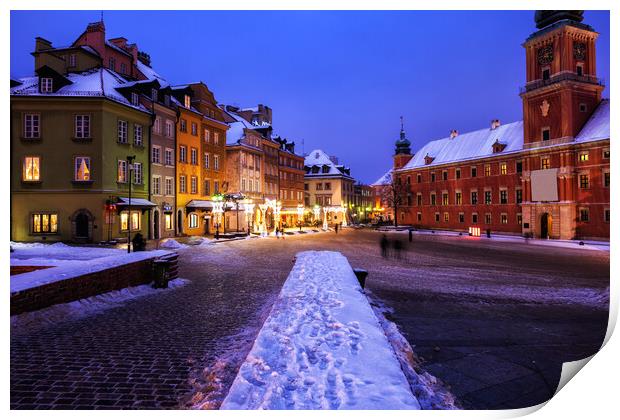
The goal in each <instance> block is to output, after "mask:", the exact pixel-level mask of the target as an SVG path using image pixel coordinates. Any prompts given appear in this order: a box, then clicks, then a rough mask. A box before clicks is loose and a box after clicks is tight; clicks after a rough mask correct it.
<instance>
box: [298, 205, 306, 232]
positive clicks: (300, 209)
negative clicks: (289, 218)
mask: <svg viewBox="0 0 620 420" xmlns="http://www.w3.org/2000/svg"><path fill="white" fill-rule="evenodd" d="M304 210H305V209H304V206H303V204H299V205H298V206H297V223H299V231H300V232H301V222H302V221H303V217H304Z"/></svg>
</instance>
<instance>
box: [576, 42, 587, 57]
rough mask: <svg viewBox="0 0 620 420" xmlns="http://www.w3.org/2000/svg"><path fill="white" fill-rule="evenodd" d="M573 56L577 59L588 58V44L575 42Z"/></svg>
mask: <svg viewBox="0 0 620 420" xmlns="http://www.w3.org/2000/svg"><path fill="white" fill-rule="evenodd" d="M573 57H574V58H575V59H576V60H585V59H586V44H584V43H583V42H575V43H574V44H573Z"/></svg>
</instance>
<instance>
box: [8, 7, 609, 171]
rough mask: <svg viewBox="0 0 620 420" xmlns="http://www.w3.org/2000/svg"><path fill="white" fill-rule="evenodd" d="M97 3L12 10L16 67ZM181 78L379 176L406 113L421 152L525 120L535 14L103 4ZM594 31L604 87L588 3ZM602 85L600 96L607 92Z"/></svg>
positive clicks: (82, 23)
mask: <svg viewBox="0 0 620 420" xmlns="http://www.w3.org/2000/svg"><path fill="white" fill-rule="evenodd" d="M99 16H100V12H98V11H80V12H64V11H45V12H32V11H25V12H15V11H13V12H11V75H12V76H13V77H19V76H24V75H29V74H32V73H33V70H34V69H33V67H34V63H33V57H32V56H31V55H30V53H31V52H32V51H33V50H34V38H35V37H36V36H42V37H43V38H46V39H48V40H50V41H52V43H53V44H54V45H58V46H61V45H66V44H70V43H71V42H73V41H74V40H75V38H77V36H78V35H79V34H80V33H81V32H82V31H83V30H84V29H85V27H86V24H87V23H88V22H91V21H97V20H99ZM104 20H105V24H106V36H107V38H113V37H118V36H124V37H125V38H127V39H128V40H129V42H136V43H137V44H138V47H139V48H140V49H141V50H144V51H146V52H148V53H149V54H150V55H151V59H152V63H153V66H154V67H155V69H156V70H157V71H158V72H159V73H160V74H161V75H163V76H164V77H166V78H167V79H169V80H170V81H171V82H172V83H174V84H180V83H185V82H193V81H199V80H202V81H204V82H205V83H207V85H208V86H209V87H210V88H211V90H212V91H213V92H214V93H215V96H216V99H217V100H218V101H220V102H224V103H233V104H237V105H241V106H254V105H256V104H257V103H263V104H266V105H269V106H271V107H272V108H273V113H274V114H273V120H274V121H273V122H274V126H275V132H276V133H277V134H280V135H282V136H284V137H287V138H289V139H291V140H295V141H296V143H297V144H298V147H299V149H298V150H299V152H301V139H304V141H305V145H304V149H305V152H309V151H310V150H312V149H314V148H321V149H323V150H325V151H326V152H327V153H328V154H331V155H336V156H338V157H339V158H340V162H341V163H345V164H347V165H349V166H350V167H351V171H352V174H353V175H354V176H355V177H356V178H357V179H359V180H361V181H363V182H367V183H370V182H374V181H375V180H376V179H377V178H378V177H379V176H381V175H382V174H383V173H384V172H385V171H386V170H387V169H388V168H389V167H390V165H391V156H392V154H393V151H394V141H395V140H396V139H397V138H398V134H399V129H400V126H399V124H400V121H399V117H400V116H401V115H403V116H404V118H405V130H406V132H407V136H408V138H409V139H410V140H411V141H412V142H413V150H414V151H415V150H417V149H419V148H420V147H421V146H422V145H423V144H424V143H426V142H427V141H429V140H433V139H436V138H441V137H445V136H447V135H448V134H449V131H450V129H452V128H456V129H458V130H459V131H460V132H466V131H470V130H475V129H479V128H482V127H486V126H487V125H488V124H489V121H490V120H491V119H494V118H499V119H501V120H502V121H503V122H511V121H515V120H519V119H521V118H522V116H521V113H522V111H521V101H520V98H519V96H518V88H519V87H520V86H522V85H523V84H524V81H525V54H524V51H523V47H521V43H522V42H523V41H524V40H525V38H526V37H527V36H528V35H529V34H530V33H532V32H533V31H534V30H535V25H534V12H533V11H494V12H484V11H482V12H481V11H471V12H470V11H455V12H443V11H441V12H436V11H395V12H382V11H370V12H357V11H344V12H291V11H289V12H271V11H252V12H241V11H230V12H218V11H212V12H211V11H162V12H158V11H136V12H127V11H122V12H112V11H106V12H104ZM584 23H587V24H590V25H592V26H593V27H594V29H595V30H597V31H598V32H599V33H600V37H599V40H598V45H597V56H598V58H597V59H598V63H597V69H598V76H599V77H602V78H604V79H605V80H606V82H607V84H608V85H609V12H586V13H585V20H584ZM608 92H609V90H608V88H607V89H606V90H605V92H604V93H603V94H604V96H606V97H607V96H608V95H609V93H608Z"/></svg>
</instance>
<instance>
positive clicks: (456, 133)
mask: <svg viewBox="0 0 620 420" xmlns="http://www.w3.org/2000/svg"><path fill="white" fill-rule="evenodd" d="M458 135H459V132H458V130H452V131H450V138H451V139H453V138H455V137H456V136H458Z"/></svg>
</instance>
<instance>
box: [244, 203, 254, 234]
mask: <svg viewBox="0 0 620 420" xmlns="http://www.w3.org/2000/svg"><path fill="white" fill-rule="evenodd" d="M254 206H255V204H253V203H252V200H251V199H247V200H246V201H245V202H244V203H243V210H244V211H245V218H246V220H247V222H248V236H250V219H251V218H252V214H254Z"/></svg>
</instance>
